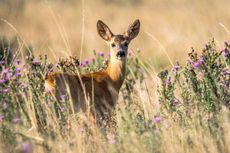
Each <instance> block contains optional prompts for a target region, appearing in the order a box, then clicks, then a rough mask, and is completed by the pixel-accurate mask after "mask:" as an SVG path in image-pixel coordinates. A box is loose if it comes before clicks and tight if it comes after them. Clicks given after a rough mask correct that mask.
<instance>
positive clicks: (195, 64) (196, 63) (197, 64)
mask: <svg viewBox="0 0 230 153" xmlns="http://www.w3.org/2000/svg"><path fill="white" fill-rule="evenodd" d="M199 65H200V63H199V62H195V63H193V65H192V66H193V68H194V69H197V68H198V67H199Z"/></svg>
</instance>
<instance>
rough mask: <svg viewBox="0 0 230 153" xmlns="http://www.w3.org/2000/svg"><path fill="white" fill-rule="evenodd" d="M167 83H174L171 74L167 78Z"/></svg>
mask: <svg viewBox="0 0 230 153" xmlns="http://www.w3.org/2000/svg"><path fill="white" fill-rule="evenodd" d="M166 84H167V85H171V84H172V78H171V76H169V77H168V79H167V80H166Z"/></svg>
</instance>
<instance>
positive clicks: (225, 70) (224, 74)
mask: <svg viewBox="0 0 230 153" xmlns="http://www.w3.org/2000/svg"><path fill="white" fill-rule="evenodd" d="M221 74H222V75H223V76H226V75H228V74H229V72H228V69H227V68H225V69H223V71H222V72H221Z"/></svg>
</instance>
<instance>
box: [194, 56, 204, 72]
mask: <svg viewBox="0 0 230 153" xmlns="http://www.w3.org/2000/svg"><path fill="white" fill-rule="evenodd" d="M200 65H202V66H205V62H204V58H203V57H201V58H199V59H198V60H197V61H196V62H194V63H193V65H192V66H193V68H194V69H197V68H198V67H199V66H200Z"/></svg>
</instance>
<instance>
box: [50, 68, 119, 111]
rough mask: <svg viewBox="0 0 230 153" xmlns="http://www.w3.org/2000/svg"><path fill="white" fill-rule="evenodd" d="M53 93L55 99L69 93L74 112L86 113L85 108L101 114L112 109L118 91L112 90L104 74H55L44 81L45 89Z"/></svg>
mask: <svg viewBox="0 0 230 153" xmlns="http://www.w3.org/2000/svg"><path fill="white" fill-rule="evenodd" d="M47 87H48V88H50V89H51V90H52V91H54V92H55V95H56V97H57V99H58V98H59V97H60V96H61V95H67V94H68V93H69V95H70V98H71V100H72V102H73V104H74V107H75V110H76V111H79V110H82V111H86V110H87V106H90V108H92V110H96V112H97V113H100V114H103V112H108V111H110V110H111V109H112V108H114V105H115V102H116V100H117V96H118V91H117V90H116V89H114V88H113V86H112V83H111V81H110V79H109V77H108V75H107V74H106V72H103V71H101V72H96V73H92V74H86V75H82V76H77V75H71V74H65V73H59V74H58V73H56V74H51V75H49V76H48V78H47V79H46V88H47Z"/></svg>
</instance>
